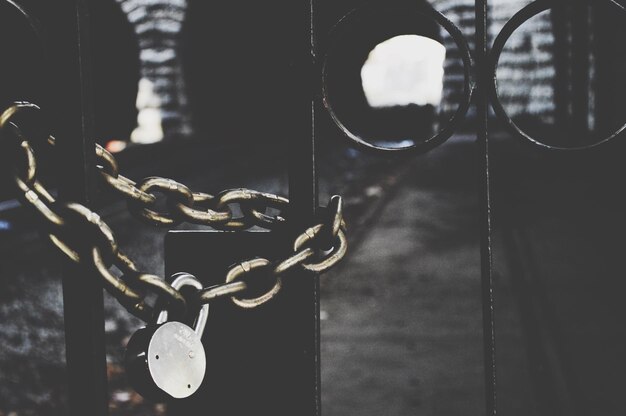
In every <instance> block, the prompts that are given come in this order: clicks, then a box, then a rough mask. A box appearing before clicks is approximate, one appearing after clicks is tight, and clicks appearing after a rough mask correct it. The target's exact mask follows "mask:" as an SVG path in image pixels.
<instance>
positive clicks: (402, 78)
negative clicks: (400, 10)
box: [361, 35, 446, 108]
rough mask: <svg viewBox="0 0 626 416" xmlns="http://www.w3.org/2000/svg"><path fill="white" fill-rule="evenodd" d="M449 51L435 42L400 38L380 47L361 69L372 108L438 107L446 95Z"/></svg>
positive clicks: (402, 36)
mask: <svg viewBox="0 0 626 416" xmlns="http://www.w3.org/2000/svg"><path fill="white" fill-rule="evenodd" d="M445 57H446V48H445V47H444V46H443V45H442V44H441V43H439V42H437V41H436V40H433V39H430V38H427V37H424V36H418V35H401V36H396V37H393V38H391V39H388V40H386V41H384V42H382V43H379V44H378V45H377V46H376V47H375V48H374V49H373V50H372V51H371V52H370V53H369V56H368V58H367V61H365V64H363V68H361V79H362V82H363V91H364V92H365V98H367V102H368V103H369V105H370V106H371V107H379V108H380V107H393V106H406V105H409V104H417V105H419V106H423V105H427V104H431V105H433V106H438V105H439V104H440V103H441V97H442V93H443V62H444V59H445Z"/></svg>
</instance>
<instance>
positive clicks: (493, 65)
mask: <svg viewBox="0 0 626 416" xmlns="http://www.w3.org/2000/svg"><path fill="white" fill-rule="evenodd" d="M584 1H586V2H587V3H593V2H594V1H596V0H584ZM607 1H608V3H609V4H611V5H613V6H615V7H616V8H617V9H618V10H619V12H620V13H626V9H625V8H624V7H622V6H621V5H620V4H618V3H616V2H615V1H613V0H607ZM556 3H557V2H555V1H554V0H536V1H535V2H533V3H531V4H529V5H528V6H526V7H524V8H523V9H521V10H520V11H519V12H517V13H516V14H515V15H514V16H513V17H512V18H511V19H510V20H509V21H508V22H507V23H506V24H505V25H504V27H503V28H502V30H501V31H500V33H499V34H498V36H497V37H496V40H495V41H494V43H493V48H492V49H491V56H490V60H489V64H490V67H489V71H490V72H489V76H490V77H491V79H492V80H493V83H492V84H491V85H490V87H491V88H490V92H489V93H490V95H491V106H492V107H493V109H494V111H495V113H496V115H497V116H498V117H499V118H500V119H501V120H503V121H504V123H505V125H506V126H507V127H508V129H509V130H510V131H511V133H512V134H513V135H515V136H516V137H518V138H521V139H522V140H524V141H528V142H530V143H532V144H534V145H536V146H539V147H541V148H543V149H548V150H568V151H576V150H587V149H591V148H594V147H597V146H600V145H602V144H604V143H606V142H608V141H610V140H612V139H614V138H615V137H616V136H618V135H619V134H620V133H622V132H623V131H624V130H625V129H626V123H624V124H623V125H622V126H621V127H619V128H618V129H617V130H616V131H615V132H613V133H612V134H610V135H609V136H608V137H606V138H604V139H602V140H600V141H598V142H596V143H592V144H589V145H584V146H576V147H562V146H552V145H549V144H546V143H543V142H541V141H540V140H538V139H536V138H534V137H531V136H530V135H529V134H527V133H525V132H524V131H523V130H522V129H521V128H520V127H519V126H518V125H517V124H516V123H515V122H514V121H513V119H512V118H511V117H510V116H509V115H508V114H507V112H506V110H505V109H504V106H503V105H502V102H501V101H500V97H499V96H498V79H497V71H498V63H499V61H500V55H501V54H502V51H503V50H504V46H505V45H506V42H507V41H508V40H509V38H510V37H511V35H512V34H513V32H515V31H516V30H517V29H518V28H519V27H520V26H521V25H523V24H524V23H525V22H527V21H528V20H530V19H532V18H533V17H535V16H536V15H538V14H539V13H542V12H544V11H546V10H550V9H551V8H552V7H553V6H554V5H555V4H556ZM625 16H626V14H625Z"/></svg>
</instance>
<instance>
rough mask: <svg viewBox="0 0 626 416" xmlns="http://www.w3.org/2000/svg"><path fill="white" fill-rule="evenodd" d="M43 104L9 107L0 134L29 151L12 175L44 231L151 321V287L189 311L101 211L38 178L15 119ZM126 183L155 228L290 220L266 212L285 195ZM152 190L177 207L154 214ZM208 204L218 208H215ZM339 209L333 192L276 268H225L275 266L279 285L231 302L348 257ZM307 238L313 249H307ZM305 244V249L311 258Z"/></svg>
mask: <svg viewBox="0 0 626 416" xmlns="http://www.w3.org/2000/svg"><path fill="white" fill-rule="evenodd" d="M38 110H39V107H37V106H35V105H33V104H30V103H24V102H20V103H16V104H14V105H12V106H10V107H9V108H8V109H6V110H5V111H4V112H2V114H0V131H1V132H2V133H3V138H4V142H3V145H5V147H6V151H8V152H17V153H18V154H19V153H20V152H22V151H24V152H25V153H24V155H25V157H24V158H23V162H22V163H23V164H25V166H23V165H20V164H19V163H17V162H13V163H14V165H13V170H14V175H13V176H14V177H13V180H14V182H15V185H16V188H17V189H18V191H19V194H18V195H19V197H20V199H21V200H22V202H23V203H25V204H26V205H30V206H32V207H33V208H35V209H36V211H37V212H39V214H40V215H41V216H42V218H43V219H44V222H45V223H46V226H47V227H49V229H48V230H47V233H48V237H49V238H50V240H51V241H52V243H53V245H55V246H56V247H57V248H58V249H59V251H61V252H62V253H63V254H64V255H65V256H66V257H67V258H68V259H69V260H71V261H72V262H73V263H75V264H78V265H80V266H82V267H88V268H89V269H90V270H93V271H96V272H97V274H99V275H100V277H101V279H102V281H103V282H104V283H105V287H106V288H107V290H108V291H109V292H110V293H111V294H112V295H113V296H114V297H115V298H116V299H117V300H118V301H119V302H120V303H121V304H122V305H123V306H124V307H125V308H126V309H127V310H128V311H129V312H130V313H132V314H134V315H136V316H137V317H139V318H141V319H143V320H144V321H146V322H148V321H149V320H150V317H151V316H152V314H153V307H152V306H151V305H149V304H147V303H146V302H145V298H146V296H147V292H149V291H153V292H155V293H157V294H158V295H160V296H161V297H164V298H165V299H167V302H168V307H171V308H175V309H178V310H184V309H185V308H186V300H185V298H184V297H183V296H182V294H181V293H180V292H179V291H178V290H177V289H176V288H174V287H172V285H171V284H169V283H167V282H166V281H165V280H164V279H161V278H159V277H158V276H155V275H152V274H148V273H141V272H140V271H139V269H138V268H137V266H136V265H135V263H134V262H133V261H132V260H131V259H130V258H129V257H127V256H126V255H125V254H124V253H123V252H122V251H121V250H120V249H119V246H118V243H117V240H116V238H115V235H114V234H113V231H112V230H111V228H110V227H109V226H108V225H107V224H106V223H105V222H104V221H103V220H102V219H101V218H100V216H99V215H98V214H97V213H95V212H94V211H92V210H90V209H89V208H87V207H86V206H84V205H82V204H79V203H76V202H65V203H61V202H57V201H56V200H55V198H54V197H52V196H51V194H50V192H48V191H47V190H46V188H45V187H44V186H43V185H41V184H40V183H39V181H38V175H37V173H38V172H37V168H38V164H37V158H36V153H35V150H34V149H33V147H32V145H31V141H30V140H28V139H25V138H24V134H23V131H22V129H21V128H20V126H18V125H16V124H15V123H14V117H16V116H17V115H18V114H19V113H22V112H33V113H37V112H38ZM41 141H43V142H44V143H34V144H33V145H35V146H37V147H38V148H41V147H44V146H47V147H52V146H57V144H56V143H57V141H56V139H55V138H53V137H52V136H49V137H48V138H47V140H41ZM95 149H96V151H95V154H96V156H97V157H98V158H99V160H100V162H102V164H100V165H98V166H97V167H98V168H99V169H100V172H101V173H103V174H104V175H106V176H111V177H112V178H114V177H115V175H117V178H119V177H120V176H121V175H119V172H118V168H117V162H116V161H115V158H114V157H113V156H112V155H111V154H110V153H109V152H107V151H106V150H105V149H103V148H102V147H101V146H99V145H96V146H95ZM117 178H116V179H117ZM105 183H106V184H109V185H110V186H112V187H113V189H115V190H118V188H117V187H116V185H115V184H113V183H111V182H110V181H105ZM126 184H127V185H128V186H129V187H130V188H133V189H135V188H136V189H137V192H131V194H129V193H127V192H126V191H122V192H120V193H121V194H122V195H123V196H125V197H127V198H130V199H129V203H130V207H131V211H132V212H133V213H134V214H135V215H136V216H137V217H139V218H140V219H144V220H147V221H148V222H149V223H151V224H154V225H157V226H173V225H176V224H178V223H180V222H182V221H185V220H187V219H190V220H191V221H196V222H198V221H199V222H200V223H201V224H204V225H211V226H213V228H216V229H222V228H226V229H230V230H241V229H246V228H250V227H252V226H254V225H263V226H265V227H267V228H277V226H278V225H279V224H284V223H285V220H284V218H283V217H282V216H281V215H282V213H281V215H273V216H272V215H268V214H265V211H266V210H267V209H268V208H274V209H281V210H285V209H286V208H287V207H288V205H289V200H287V199H286V198H283V197H280V196H277V195H273V194H269V193H264V192H258V191H253V190H250V189H241V188H240V189H233V190H226V191H224V192H221V193H220V194H219V195H217V196H216V197H213V196H211V195H208V194H203V193H193V192H192V191H191V190H189V188H187V187H186V186H185V185H183V184H181V183H178V182H176V181H174V180H172V179H168V178H162V177H148V178H146V179H144V180H142V181H141V184H140V185H139V186H138V187H136V186H135V184H134V183H133V182H132V181H128V182H126ZM155 191H157V192H161V193H163V194H165V195H166V198H167V201H168V204H167V206H169V207H174V208H173V211H174V212H172V213H170V212H157V211H155V210H154V209H152V208H150V207H152V206H153V205H154V203H155V201H156V199H157V198H156V196H155V195H154V194H152V192H155ZM146 197H148V198H146ZM197 202H198V203H200V204H203V205H205V208H204V209H202V208H200V209H198V207H197V206H195V204H196V203H197ZM233 204H239V208H240V210H241V211H242V212H243V215H241V216H240V217H238V218H234V216H233V212H234V210H233V208H231V206H232V205H233ZM207 206H210V207H211V208H214V209H215V211H214V210H212V209H211V208H207ZM181 207H185V210H186V211H184V212H186V213H187V214H189V213H194V214H193V215H191V217H188V216H185V215H182V216H181V214H180V212H183V211H181ZM341 207H342V202H341V197H338V196H333V197H331V199H330V202H329V206H328V207H326V208H325V210H324V213H325V214H326V215H325V218H324V219H323V221H322V222H321V223H319V224H317V225H316V226H315V227H314V228H311V229H308V230H306V231H305V234H303V235H301V236H300V237H297V238H296V244H295V246H294V253H295V254H294V255H288V256H286V258H285V259H283V260H279V261H277V265H276V266H272V267H268V266H270V262H269V261H268V260H265V259H253V260H250V261H246V262H243V263H241V264H240V265H236V266H233V267H232V268H231V269H230V270H229V271H228V273H227V274H226V282H225V283H224V284H225V285H229V284H230V283H231V282H232V281H233V280H235V279H238V280H241V279H243V277H244V275H246V274H248V273H249V272H250V271H251V269H255V268H257V267H259V265H261V266H262V267H263V268H264V269H266V272H268V273H269V272H271V274H272V275H273V278H274V282H275V283H274V287H273V288H272V289H270V290H269V291H268V292H267V293H265V294H263V295H261V296H258V297H256V298H254V299H247V300H239V299H236V298H235V297H233V301H234V302H235V303H237V304H238V305H239V306H241V307H246V308H251V307H256V306H259V305H261V304H263V303H265V302H266V301H269V300H271V299H272V298H273V297H274V296H275V295H276V294H277V293H278V291H279V290H280V289H281V280H280V276H281V275H286V274H287V273H288V272H291V271H292V269H294V268H296V267H302V268H304V269H307V270H310V271H315V272H323V271H326V270H328V269H330V268H331V267H333V266H334V265H335V264H337V263H338V262H339V261H340V260H341V259H342V258H343V257H344V256H345V254H346V250H347V240H346V238H345V223H344V221H343V212H342V208H341ZM307 236H308V237H307ZM303 237H307V238H303ZM305 244H306V245H308V246H309V247H304V245H305ZM323 249H325V250H328V252H326V253H325V252H324V251H323ZM300 250H305V251H306V253H307V254H306V256H304V255H303V254H302V253H301V252H300ZM313 256H315V257H316V259H315V260H316V261H315V262H310V261H311V258H312V257H313ZM261 263H262V264H261ZM113 266H116V267H117V268H118V269H119V270H120V272H121V276H119V277H118V276H116V275H115V274H114V273H113V272H112V271H111V269H112V267H113ZM241 290H244V288H241ZM212 293H213V294H212V297H215V295H216V294H217V293H219V292H216V291H213V292H212ZM207 299H209V298H206V297H205V298H204V301H205V303H206V302H208V300H207Z"/></svg>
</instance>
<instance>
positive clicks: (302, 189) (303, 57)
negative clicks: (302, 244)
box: [286, 0, 321, 416]
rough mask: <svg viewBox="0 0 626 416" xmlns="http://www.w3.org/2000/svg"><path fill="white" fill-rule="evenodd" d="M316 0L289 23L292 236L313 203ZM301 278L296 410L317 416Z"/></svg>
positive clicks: (310, 312) (314, 307) (307, 290)
mask: <svg viewBox="0 0 626 416" xmlns="http://www.w3.org/2000/svg"><path fill="white" fill-rule="evenodd" d="M315 4H316V0H308V1H302V2H300V5H299V6H298V8H297V10H296V21H297V23H296V24H295V25H294V28H295V30H297V31H298V33H297V34H296V37H297V45H296V46H295V52H294V53H295V55H296V56H294V57H293V59H295V61H296V65H295V68H294V70H295V74H294V81H295V82H294V84H295V85H293V86H292V87H293V88H294V89H295V94H294V96H293V99H294V102H293V106H294V109H295V110H294V111H293V113H294V114H293V116H294V117H295V119H294V122H293V125H292V128H291V129H292V132H291V134H290V137H289V164H288V172H289V200H290V205H291V209H290V221H291V227H292V228H291V230H290V234H291V235H293V236H294V237H295V236H296V235H297V234H298V233H300V232H301V230H302V229H303V227H308V226H310V225H311V223H312V220H313V217H314V215H315V209H316V207H317V171H316V162H315V99H314V94H313V91H314V88H313V87H314V84H313V80H314V78H313V76H312V75H313V74H314V73H315V34H314V10H315ZM300 273H301V274H302V275H303V276H302V278H296V279H293V283H294V284H293V285H292V286H291V291H290V293H289V295H287V296H286V297H288V298H289V301H288V302H289V305H290V308H291V310H292V311H293V312H294V314H293V317H292V319H294V320H295V321H297V322H299V323H301V324H300V325H298V331H299V333H298V334H293V336H295V337H296V339H298V340H299V341H298V344H299V345H300V348H301V351H302V353H301V354H302V356H301V360H302V361H301V365H302V368H301V369H300V370H301V373H300V380H297V382H298V383H300V384H302V386H301V388H300V389H301V397H300V398H299V399H300V400H302V402H301V404H299V405H297V409H298V414H300V415H303V416H306V415H311V416H314V415H315V416H318V415H320V414H321V392H320V327H319V312H320V305H319V299H320V293H319V290H320V289H319V279H318V277H317V276H315V277H313V276H310V273H308V272H306V271H303V272H300Z"/></svg>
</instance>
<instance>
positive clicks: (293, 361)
mask: <svg viewBox="0 0 626 416" xmlns="http://www.w3.org/2000/svg"><path fill="white" fill-rule="evenodd" d="M289 246H290V243H289V239H287V238H286V236H280V235H279V234H278V233H275V232H260V231H259V232H254V231H246V232H241V233H235V232H220V231H210V230H206V231H170V232H169V233H168V234H167V236H166V241H165V267H166V270H165V271H166V273H168V274H170V273H176V272H180V271H183V270H184V271H185V272H188V273H191V274H193V275H194V276H196V277H197V278H198V279H200V280H201V282H202V284H203V286H205V287H208V289H205V293H211V291H212V289H211V287H212V286H214V285H218V284H220V283H222V277H221V276H223V275H224V274H225V273H226V271H227V270H228V269H229V268H230V267H231V266H232V265H233V264H237V263H240V262H241V261H242V260H243V259H247V258H249V257H251V256H254V255H256V256H262V257H264V258H267V259H274V258H276V256H279V255H280V253H281V252H284V250H285V249H286V248H287V247H289ZM298 273H299V274H301V273H302V272H298ZM258 277H261V276H253V277H252V278H251V279H257V278H258ZM294 277H296V276H294ZM298 277H300V276H298ZM251 283H252V281H251ZM258 283H260V286H259V287H250V288H248V289H249V290H253V293H249V294H247V293H244V294H245V296H255V295H256V293H259V292H260V293H262V292H264V291H265V290H266V289H267V287H268V286H270V285H271V281H269V282H264V281H263V279H259V280H258ZM284 283H285V287H284V288H283V289H284V290H281V292H279V293H278V294H277V296H276V297H275V298H274V299H273V300H272V301H271V302H268V303H266V304H264V305H262V306H260V307H258V308H256V309H254V310H248V309H242V308H240V307H239V306H237V305H235V304H234V303H233V302H232V301H231V300H230V299H229V298H228V297H222V298H213V299H212V303H211V318H210V319H209V322H208V324H207V329H206V331H205V335H204V341H203V343H204V346H205V349H206V357H207V369H208V372H207V374H206V378H205V380H204V382H203V385H202V387H201V388H200V390H199V391H198V392H197V393H196V394H195V395H194V396H192V397H190V398H189V399H188V400H184V401H172V402H170V403H169V404H168V414H171V415H187V416H196V415H197V416H200V415H206V414H211V413H216V414H222V413H228V414H231V415H246V414H253V413H269V414H275V415H290V414H298V413H296V412H295V411H296V410H297V409H303V406H305V405H307V403H305V402H303V401H302V400H301V396H300V394H301V389H302V383H303V382H305V381H308V380H305V379H304V378H303V377H302V373H301V372H300V360H301V357H300V354H301V350H300V349H299V348H298V345H299V342H300V340H298V339H296V338H294V333H297V332H298V331H299V330H300V326H301V322H299V321H298V320H297V319H296V318H295V317H294V316H293V312H292V310H291V309H290V303H291V302H290V300H291V299H290V297H291V293H290V292H289V291H290V290H292V288H293V287H294V286H295V285H297V284H298V283H299V282H298V280H296V279H286V280H285V282H284ZM226 295H228V293H226ZM242 392H245V399H243V400H242V396H241V393H242ZM277 392H280V396H281V397H280V399H279V400H277V396H276V395H277Z"/></svg>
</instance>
